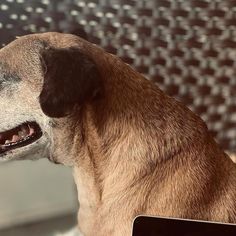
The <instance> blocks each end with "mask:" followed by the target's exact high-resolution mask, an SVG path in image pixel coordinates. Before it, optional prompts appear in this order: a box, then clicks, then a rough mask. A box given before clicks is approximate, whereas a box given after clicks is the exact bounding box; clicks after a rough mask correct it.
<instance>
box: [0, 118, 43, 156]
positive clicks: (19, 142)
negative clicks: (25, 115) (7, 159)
mask: <svg viewBox="0 0 236 236" xmlns="http://www.w3.org/2000/svg"><path fill="white" fill-rule="evenodd" d="M41 136H42V130H41V128H40V126H39V125H38V124H37V123H36V122H35V121H30V122H28V121H27V122H24V123H22V124H20V125H19V126H17V127H15V128H13V129H10V130H7V131H4V132H1V133H0V154H3V153H4V154H5V153H6V152H8V151H10V150H12V149H16V148H19V147H23V146H27V145H29V144H31V143H33V142H35V141H36V140H38V139H39V138H40V137H41Z"/></svg>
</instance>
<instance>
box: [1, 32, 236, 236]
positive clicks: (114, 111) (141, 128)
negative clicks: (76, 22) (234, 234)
mask: <svg viewBox="0 0 236 236" xmlns="http://www.w3.org/2000/svg"><path fill="white" fill-rule="evenodd" d="M40 42H47V43H48V44H49V45H50V46H53V47H58V48H64V47H71V46H73V47H78V48H80V50H81V51H82V52H84V53H85V54H86V55H88V56H89V57H90V58H92V59H93V60H94V62H95V63H96V66H97V68H98V69H99V72H100V73H101V77H102V83H103V86H104V96H103V97H102V99H100V100H97V101H96V100H95V101H93V102H90V103H85V104H83V106H81V107H76V108H75V109H74V110H73V112H72V113H71V115H70V116H68V117H66V118H58V119H49V121H48V122H51V123H53V126H52V127H51V131H50V135H49V136H50V139H51V140H50V143H51V145H50V147H49V152H50V159H51V160H54V161H57V162H60V163H63V164H65V165H70V166H73V167H74V178H75V182H76V184H77V187H78V200H79V202H80V209H79V213H78V225H79V228H80V230H81V232H82V233H83V234H84V235H85V236H93V235H97V236H100V235H101V236H110V235H114V236H125V235H127V236H128V235H130V234H131V228H132V221H133V219H134V217H135V216H137V215H139V214H148V215H157V216H171V217H183V218H188V219H190V218H191V219H199V220H212V221H221V222H231V223H236V166H235V164H234V163H233V162H232V161H231V160H230V158H229V157H228V156H227V155H226V154H225V153H224V152H223V151H222V150H221V149H220V148H219V146H218V144H216V143H215V141H214V140H213V138H212V137H211V136H210V134H209V132H208V130H207V128H206V125H205V124H204V122H203V121H202V120H201V119H200V118H199V117H198V116H197V115H195V114H193V113H192V112H191V111H190V110H189V109H187V108H186V107H185V106H184V105H182V104H181V103H179V102H177V101H176V100H174V99H173V98H171V97H169V96H167V95H165V94H164V93H163V92H162V91H160V90H159V89H158V88H157V86H156V85H154V84H153V83H152V82H150V81H148V80H146V79H145V78H144V77H143V76H142V75H140V74H139V73H137V72H135V71H134V70H133V69H132V68H131V67H129V66H128V65H126V64H125V63H123V62H122V61H121V60H119V59H118V58H117V57H115V56H112V55H110V54H108V53H106V52H104V51H103V50H102V49H100V48H99V47H97V46H95V45H92V44H90V43H88V42H86V41H84V40H82V39H80V38H78V37H75V36H72V35H64V34H59V33H45V34H35V35H29V36H25V37H21V38H19V39H17V40H16V41H15V42H13V43H12V44H10V45H9V46H7V47H6V48H4V49H3V50H1V51H0V60H1V61H4V62H5V63H6V64H7V65H8V66H9V69H10V70H12V71H14V72H15V73H17V74H19V75H20V76H21V77H24V81H23V82H22V85H21V86H22V88H23V86H25V87H28V86H29V81H30V84H31V83H32V85H31V87H32V90H31V93H32V94H33V97H34V99H32V107H35V108H38V107H39V105H38V103H37V101H36V100H35V98H37V97H38V95H39V93H40V91H41V88H42V83H43V75H42V68H41V65H40V64H39V57H40V56H39V54H40V48H41V47H43V46H39V45H40ZM13 55H14V56H13ZM23 100H25V99H23ZM45 119H47V117H45ZM45 133H49V131H47V130H46V131H45Z"/></svg>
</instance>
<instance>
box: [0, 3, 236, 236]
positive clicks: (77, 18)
mask: <svg viewBox="0 0 236 236" xmlns="http://www.w3.org/2000/svg"><path fill="white" fill-rule="evenodd" d="M46 31H59V32H70V33H74V34H77V35H80V36H82V37H85V38H87V39H88V40H89V41H91V42H93V43H96V44H98V45H100V46H101V47H103V48H104V49H105V50H107V51H109V52H111V53H113V54H116V55H118V56H119V57H121V58H122V59H123V60H124V61H125V62H126V63H128V64H130V65H131V66H133V67H134V68H135V69H136V70H138V71H140V72H141V73H143V74H145V75H146V76H147V78H149V79H150V80H152V81H154V82H155V83H156V84H157V85H158V86H159V87H160V88H161V89H162V90H164V91H165V92H166V93H168V94H169V95H171V96H174V97H175V98H176V99H178V100H180V101H182V102H183V103H185V104H186V105H187V106H188V107H189V108H190V109H191V110H193V111H194V112H196V113H197V114H199V115H200V116H201V117H202V118H203V119H204V120H205V121H206V123H207V125H208V128H209V129H210V131H211V133H212V135H213V136H214V137H215V139H216V140H217V141H218V143H220V145H221V146H222V147H223V148H224V149H225V150H226V151H230V152H233V153H234V152H235V151H236V129H235V123H236V64H235V58H236V0H188V1H185V0H61V1H57V0H1V1H0V45H1V46H2V47H3V46H4V45H5V44H7V43H9V42H10V41H12V40H14V39H15V37H16V36H20V35H25V34H29V33H36V32H46ZM86 35H87V36H86ZM0 192H1V194H0V228H1V229H4V230H3V231H2V233H1V231H0V235H2V236H9V235H16V234H14V230H15V229H16V227H17V226H16V225H25V224H26V225H27V227H28V228H27V227H26V228H24V227H22V226H18V228H17V230H18V231H17V232H19V229H22V232H23V231H24V229H26V231H25V232H24V234H23V235H25V236H27V235H32V233H30V230H32V229H34V230H37V229H41V230H40V231H37V232H43V230H42V229H43V228H45V230H46V231H45V232H49V231H50V230H51V229H53V228H54V229H55V228H60V227H61V229H64V228H65V227H66V226H70V225H73V223H74V222H75V214H74V210H75V209H76V207H77V205H76V204H77V203H76V191H75V188H74V184H73V180H72V175H71V170H69V169H66V168H65V167H58V166H56V167H55V166H54V165H53V164H50V163H49V162H48V161H46V160H41V161H38V162H36V163H35V162H33V163H32V162H27V161H25V162H20V163H9V164H4V165H0ZM48 218H50V221H49V220H47V219H48ZM32 222H33V223H32ZM62 222H64V224H63V223H62ZM37 225H38V227H37ZM55 225H57V227H54V226H55ZM64 226H65V227H64ZM9 227H10V228H9ZM19 227H21V228H19ZM50 227H51V228H50ZM7 228H8V229H7ZM12 232H13V234H9V233H12ZM34 232H36V231H34ZM45 232H44V233H43V234H42V235H46V233H45ZM17 235H20V234H17ZM34 235H41V234H40V233H38V234H35V233H34Z"/></svg>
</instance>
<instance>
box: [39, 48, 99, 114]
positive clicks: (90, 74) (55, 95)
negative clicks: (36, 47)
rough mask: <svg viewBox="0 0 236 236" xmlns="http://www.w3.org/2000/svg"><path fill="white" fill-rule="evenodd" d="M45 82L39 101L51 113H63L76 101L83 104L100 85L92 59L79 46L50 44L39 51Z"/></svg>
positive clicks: (67, 112)
mask: <svg viewBox="0 0 236 236" xmlns="http://www.w3.org/2000/svg"><path fill="white" fill-rule="evenodd" d="M41 61H42V66H43V68H44V83H43V88H42V91H41V94H40V96H39V102H40V105H41V108H42V110H43V112H44V113H45V114H46V115H47V116H50V117H64V116H66V115H68V114H69V111H70V110H71V109H72V108H73V106H74V105H75V104H79V105H82V104H83V103H84V102H86V101H88V100H89V99H91V98H92V97H93V96H94V95H95V94H96V93H97V92H98V91H99V89H100V86H101V82H100V76H99V71H98V69H97V67H96V65H95V63H94V62H93V61H92V60H91V59H89V58H88V56H86V55H85V54H84V53H82V52H81V51H80V50H79V49H78V48H65V49H64V48H63V49H56V48H49V49H45V51H43V52H42V57H41Z"/></svg>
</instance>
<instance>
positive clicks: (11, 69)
mask: <svg viewBox="0 0 236 236" xmlns="http://www.w3.org/2000/svg"><path fill="white" fill-rule="evenodd" d="M83 43H85V42H84V41H83V40H82V39H80V38H78V37H76V36H73V35H69V34H60V33H45V34H35V35H28V36H24V37H20V38H19V39H16V40H15V41H14V42H12V43H10V44H9V45H7V46H6V47H4V48H3V49H1V50H0V110H1V112H0V160H15V159H35V158H41V157H49V158H50V154H51V153H52V148H54V149H55V147H56V146H57V149H59V151H60V149H62V145H66V144H67V143H68V142H70V141H71V140H69V137H66V135H64V134H63V132H64V131H63V130H62V129H61V127H62V126H63V127H66V126H67V125H68V127H67V128H68V129H70V130H71V132H73V129H74V127H69V123H67V120H68V119H69V118H68V117H70V118H71V117H73V112H74V111H75V110H76V112H78V111H79V108H80V107H82V105H83V104H84V103H86V102H87V101H89V100H90V99H93V97H94V96H95V94H96V93H97V92H98V91H99V89H100V84H101V83H100V75H99V71H98V69H97V67H96V65H95V63H94V61H93V60H92V59H91V58H90V57H89V56H88V55H86V53H84V51H83V49H82V47H83ZM85 44H86V43H85ZM74 107H76V109H74ZM70 125H71V124H70ZM54 129H58V130H59V131H60V129H61V133H60V132H59V131H58V132H57V134H56V135H57V136H58V135H60V136H61V137H60V138H58V137H55V133H54V134H53V130H54ZM69 133H70V132H68V134H69ZM63 139H65V140H64V142H65V143H63ZM57 140H61V141H60V142H59V143H57V145H56V144H55V142H57ZM54 144H55V145H54ZM59 151H58V152H59ZM65 155H66V153H65ZM51 158H52V157H51Z"/></svg>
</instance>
